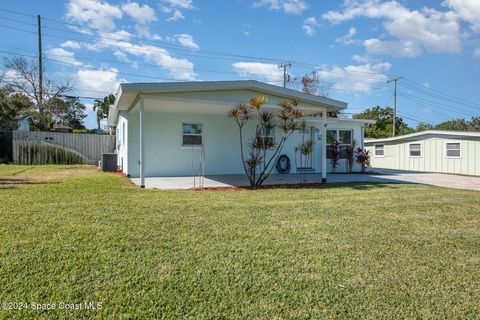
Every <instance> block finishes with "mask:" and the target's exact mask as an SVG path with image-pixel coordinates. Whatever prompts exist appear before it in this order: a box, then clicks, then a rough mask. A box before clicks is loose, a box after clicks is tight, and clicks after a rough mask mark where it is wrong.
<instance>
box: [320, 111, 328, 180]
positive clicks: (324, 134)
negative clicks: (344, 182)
mask: <svg viewBox="0 0 480 320" xmlns="http://www.w3.org/2000/svg"><path fill="white" fill-rule="evenodd" d="M323 119H324V123H323V124H322V128H321V134H322V183H326V182H327V122H326V120H327V113H326V112H323Z"/></svg>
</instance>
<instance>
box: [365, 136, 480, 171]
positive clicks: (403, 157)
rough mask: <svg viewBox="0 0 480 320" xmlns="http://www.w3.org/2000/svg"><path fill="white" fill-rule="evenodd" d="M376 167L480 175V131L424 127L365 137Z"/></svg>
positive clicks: (373, 165) (372, 161) (371, 162)
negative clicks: (401, 132)
mask: <svg viewBox="0 0 480 320" xmlns="http://www.w3.org/2000/svg"><path fill="white" fill-rule="evenodd" d="M365 147H366V148H367V149H368V150H370V154H371V158H370V164H371V166H372V167H373V168H386V169H399V170H412V171H425V172H442V173H455V174H465V175H477V176H480V132H459V131H435V130H430V131H423V132H416V133H412V134H407V135H404V136H398V137H394V138H384V139H373V140H368V139H367V140H365Z"/></svg>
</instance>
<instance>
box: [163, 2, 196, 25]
mask: <svg viewBox="0 0 480 320" xmlns="http://www.w3.org/2000/svg"><path fill="white" fill-rule="evenodd" d="M193 8H194V6H193V2H192V0H162V1H161V4H160V9H161V10H162V11H163V12H165V13H168V14H170V17H169V18H168V19H167V21H176V20H180V19H185V16H184V15H183V13H182V11H183V10H191V9H193Z"/></svg>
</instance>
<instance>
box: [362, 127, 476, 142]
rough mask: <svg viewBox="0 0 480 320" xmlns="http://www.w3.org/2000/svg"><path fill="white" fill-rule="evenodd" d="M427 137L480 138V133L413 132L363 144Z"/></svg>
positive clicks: (371, 140)
mask: <svg viewBox="0 0 480 320" xmlns="http://www.w3.org/2000/svg"><path fill="white" fill-rule="evenodd" d="M429 135H437V136H445V137H447V136H448V137H465V138H468V137H477V138H480V132H467V131H447V130H427V131H421V132H415V133H410V134H406V135H403V136H398V137H391V138H381V139H365V143H378V142H390V141H399V140H408V139H412V138H418V137H423V136H429Z"/></svg>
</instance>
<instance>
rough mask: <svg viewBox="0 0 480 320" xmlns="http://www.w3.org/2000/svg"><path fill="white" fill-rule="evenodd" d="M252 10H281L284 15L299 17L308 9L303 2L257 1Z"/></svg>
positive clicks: (302, 0) (296, 0) (293, 0)
mask: <svg viewBox="0 0 480 320" xmlns="http://www.w3.org/2000/svg"><path fill="white" fill-rule="evenodd" d="M253 7H254V8H260V7H266V8H267V9H268V10H274V11H279V10H283V12H285V13H286V14H296V15H300V14H302V13H303V12H304V11H305V10H307V8H308V4H307V3H306V2H305V1H304V0H258V1H255V2H254V3H253Z"/></svg>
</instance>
